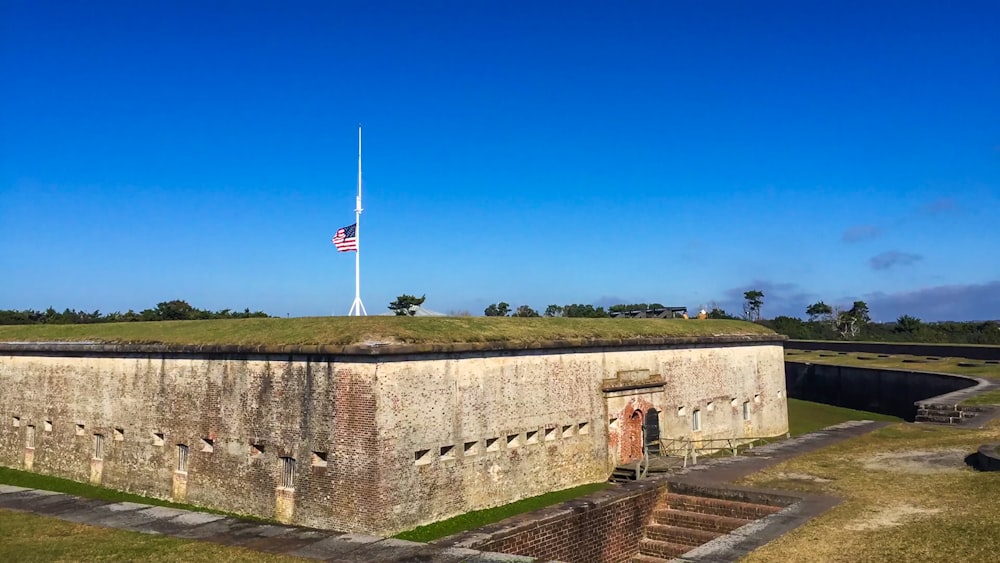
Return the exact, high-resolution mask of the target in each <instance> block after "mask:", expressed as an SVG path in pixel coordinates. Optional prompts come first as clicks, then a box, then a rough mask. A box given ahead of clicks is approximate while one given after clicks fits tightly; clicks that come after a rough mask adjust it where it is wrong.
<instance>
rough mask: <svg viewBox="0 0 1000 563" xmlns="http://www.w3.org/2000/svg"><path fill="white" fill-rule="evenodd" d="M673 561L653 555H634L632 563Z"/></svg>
mask: <svg viewBox="0 0 1000 563" xmlns="http://www.w3.org/2000/svg"><path fill="white" fill-rule="evenodd" d="M671 559H673V558H672V557H671V558H664V557H656V556H653V555H642V554H641V553H640V554H638V555H633V556H632V559H631V560H630V561H631V562H632V563H669V562H670V560H671Z"/></svg>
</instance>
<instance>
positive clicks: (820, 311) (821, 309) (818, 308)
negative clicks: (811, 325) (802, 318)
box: [806, 301, 833, 322]
mask: <svg viewBox="0 0 1000 563" xmlns="http://www.w3.org/2000/svg"><path fill="white" fill-rule="evenodd" d="M806 314H807V315H809V320H810V321H811V322H813V321H824V320H828V319H830V317H831V316H832V315H833V307H831V306H829V305H827V304H826V303H823V302H822V301H817V302H816V303H813V304H812V305H810V306H808V307H806Z"/></svg>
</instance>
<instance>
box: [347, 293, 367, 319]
mask: <svg viewBox="0 0 1000 563" xmlns="http://www.w3.org/2000/svg"><path fill="white" fill-rule="evenodd" d="M347 316H348V317H367V316H368V311H365V304H364V303H362V302H361V298H360V297H355V298H354V303H351V310H350V311H348V312H347Z"/></svg>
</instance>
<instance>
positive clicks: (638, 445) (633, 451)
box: [618, 410, 643, 465]
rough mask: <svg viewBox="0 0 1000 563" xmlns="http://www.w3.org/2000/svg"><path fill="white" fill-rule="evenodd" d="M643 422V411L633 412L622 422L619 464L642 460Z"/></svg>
mask: <svg viewBox="0 0 1000 563" xmlns="http://www.w3.org/2000/svg"><path fill="white" fill-rule="evenodd" d="M642 421H643V415H642V411H641V410H635V411H632V414H631V415H629V417H628V418H627V419H625V420H623V421H622V435H621V436H622V437H621V446H620V448H621V449H620V450H619V461H618V462H619V463H620V464H623V465H624V464H629V463H635V462H636V461H639V460H640V459H642Z"/></svg>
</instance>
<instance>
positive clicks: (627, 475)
mask: <svg viewBox="0 0 1000 563" xmlns="http://www.w3.org/2000/svg"><path fill="white" fill-rule="evenodd" d="M609 481H611V482H612V483H621V482H624V481H635V469H634V468H631V467H616V468H615V470H614V471H612V472H611V478H610V479H609Z"/></svg>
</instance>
